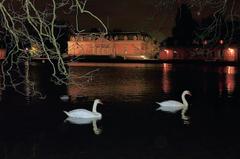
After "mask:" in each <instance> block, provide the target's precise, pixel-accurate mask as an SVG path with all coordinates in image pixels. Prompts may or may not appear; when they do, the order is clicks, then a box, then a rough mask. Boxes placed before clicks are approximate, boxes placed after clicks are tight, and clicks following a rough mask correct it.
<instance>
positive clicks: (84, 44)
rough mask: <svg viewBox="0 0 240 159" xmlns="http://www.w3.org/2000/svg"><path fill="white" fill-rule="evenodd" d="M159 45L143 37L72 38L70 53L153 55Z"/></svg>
mask: <svg viewBox="0 0 240 159" xmlns="http://www.w3.org/2000/svg"><path fill="white" fill-rule="evenodd" d="M156 48H157V47H156V46H155V44H154V43H153V42H152V41H150V40H149V41H144V40H143V39H142V40H141V39H136V38H135V39H127V38H124V39H123V40H118V39H115V40H108V39H105V38H98V39H96V40H95V39H83V38H82V39H81V38H78V39H77V38H71V39H70V41H68V55H70V56H73V55H74V56H81V55H109V56H110V55H112V56H123V57H128V56H142V55H144V56H148V57H153V55H154V50H155V49H156Z"/></svg>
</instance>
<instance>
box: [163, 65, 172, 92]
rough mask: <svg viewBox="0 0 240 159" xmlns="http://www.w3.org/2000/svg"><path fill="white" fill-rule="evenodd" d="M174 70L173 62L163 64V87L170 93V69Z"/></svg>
mask: <svg viewBox="0 0 240 159" xmlns="http://www.w3.org/2000/svg"><path fill="white" fill-rule="evenodd" d="M170 70H172V64H167V63H164V64H163V77H162V89H163V92H164V93H166V94H168V93H169V92H170V91H171V81H170V79H169V71H170Z"/></svg>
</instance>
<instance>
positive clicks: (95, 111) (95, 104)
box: [92, 102, 98, 113]
mask: <svg viewBox="0 0 240 159" xmlns="http://www.w3.org/2000/svg"><path fill="white" fill-rule="evenodd" d="M97 104H98V103H97V102H94V104H93V108H92V112H94V113H97Z"/></svg>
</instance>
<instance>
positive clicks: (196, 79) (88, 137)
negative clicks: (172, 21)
mask: <svg viewBox="0 0 240 159" xmlns="http://www.w3.org/2000/svg"><path fill="white" fill-rule="evenodd" d="M47 70H48V69H46V68H44V67H41V66H32V67H31V80H33V81H34V82H35V83H34V84H35V88H36V90H38V91H40V92H41V93H43V95H44V96H45V95H46V98H44V99H39V98H38V97H25V96H22V95H20V94H18V93H14V92H13V91H11V90H5V91H1V92H0V94H1V103H0V104H1V111H0V125H1V130H0V158H3V159H15V158H16V159H29V158H37V159H43V158H44V159H48V158H49V159H50V158H51V159H53V158H54V159H55V158H56V159H73V158H74V159H78V158H79V159H93V158H98V159H107V158H109V159H110V158H111V159H112V158H116V159H130V158H131V159H132V158H137V159H158V158H159V159H178V158H179V159H193V158H194V159H198V158H199V159H200V158H201V159H202V158H211V159H213V158H214V159H235V158H238V154H239V151H240V142H239V141H240V140H239V139H240V135H239V134H240V131H239V130H238V128H239V121H240V120H239V118H240V115H239V110H240V107H239V106H240V98H239V97H240V73H239V67H233V66H212V65H200V64H197V65H194V64H90V63H87V64H76V65H74V66H71V67H69V72H70V77H71V78H70V79H71V80H70V81H69V85H67V86H63V85H62V86H56V85H54V84H53V83H51V82H49V81H50V77H49V72H48V71H47ZM76 84H77V85H78V86H76ZM186 89H187V90H190V91H191V92H192V96H191V97H187V100H188V102H189V103H190V106H189V110H188V111H187V115H188V116H189V117H190V120H189V124H184V121H183V120H182V119H181V116H180V114H179V113H176V114H168V113H166V112H156V111H155V109H156V108H157V105H156V103H155V102H156V101H159V102H160V101H163V100H167V99H175V100H181V97H180V96H181V93H182V91H184V90H186ZM23 90H25V91H24V92H25V93H28V92H29V90H28V87H24V88H23ZM64 94H68V95H69V96H70V100H69V101H61V100H60V99H59V96H61V95H64ZM96 98H99V99H101V100H102V101H103V103H104V105H102V106H99V107H98V111H99V112H101V113H102V115H103V118H102V120H99V121H97V123H96V125H97V129H98V130H99V131H98V133H96V132H95V131H94V129H93V124H92V123H91V124H85V125H76V124H71V123H68V122H64V120H65V119H66V115H65V114H64V113H63V112H62V111H63V110H72V109H76V108H85V109H91V107H92V102H93V100H94V99H96ZM100 130H101V131H100ZM100 132H101V133H100Z"/></svg>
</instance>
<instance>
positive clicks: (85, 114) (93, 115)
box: [63, 99, 102, 119]
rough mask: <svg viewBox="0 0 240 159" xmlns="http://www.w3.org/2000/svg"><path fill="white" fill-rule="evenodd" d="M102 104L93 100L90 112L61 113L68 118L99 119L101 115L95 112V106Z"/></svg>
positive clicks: (80, 110)
mask: <svg viewBox="0 0 240 159" xmlns="http://www.w3.org/2000/svg"><path fill="white" fill-rule="evenodd" d="M98 104H102V102H101V100H100V99H95V100H94V103H93V107H92V111H89V110H86V109H75V110H71V111H69V112H67V111H63V112H64V113H65V114H67V116H68V117H71V118H90V119H101V118H102V114H101V113H99V112H97V105H98Z"/></svg>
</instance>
